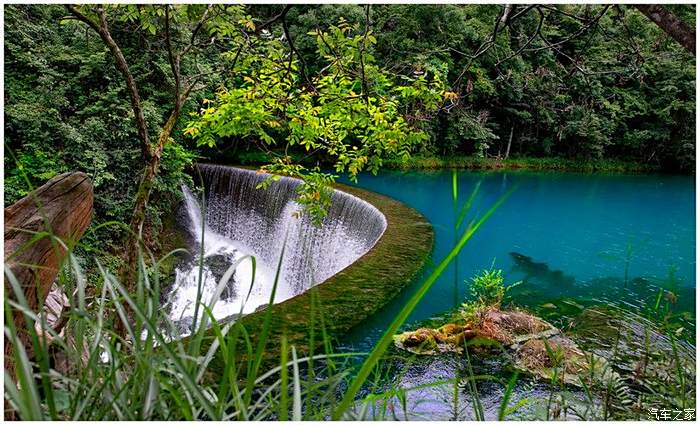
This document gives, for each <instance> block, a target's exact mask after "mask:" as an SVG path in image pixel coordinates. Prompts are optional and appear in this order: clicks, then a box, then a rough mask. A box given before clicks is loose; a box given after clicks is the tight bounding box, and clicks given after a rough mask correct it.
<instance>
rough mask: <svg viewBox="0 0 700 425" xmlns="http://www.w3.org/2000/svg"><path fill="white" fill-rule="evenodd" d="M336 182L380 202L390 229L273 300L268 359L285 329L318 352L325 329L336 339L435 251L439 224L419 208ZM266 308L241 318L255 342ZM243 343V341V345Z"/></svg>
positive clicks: (292, 341)
mask: <svg viewBox="0 0 700 425" xmlns="http://www.w3.org/2000/svg"><path fill="white" fill-rule="evenodd" d="M334 187H335V188H336V189H338V190H341V191H343V192H346V193H349V194H351V195H354V196H357V197H358V198H360V199H363V200H365V201H367V202H369V203H370V204H372V205H373V206H374V207H376V208H377V209H378V210H379V211H380V212H381V213H382V214H384V216H385V218H386V221H387V227H386V230H385V231H384V234H383V235H382V236H381V238H380V239H379V240H378V241H377V242H376V244H375V245H374V246H373V247H372V248H371V249H370V250H369V251H368V252H367V253H366V254H365V255H363V256H362V257H360V258H359V259H358V260H357V261H355V262H354V263H352V264H351V265H349V266H348V267H346V268H345V269H343V270H341V271H340V272H338V273H336V274H335V275H333V276H332V277H330V278H329V279H326V280H325V281H323V282H322V283H320V284H318V285H316V286H314V287H313V288H311V289H309V290H308V291H306V292H304V293H302V294H299V295H297V296H295V297H293V298H290V299H288V300H286V301H284V302H281V303H279V304H275V305H273V306H272V317H271V323H270V327H269V329H270V331H269V332H270V333H269V335H268V341H267V345H266V348H265V357H266V358H268V359H272V358H278V357H279V355H280V347H281V337H282V335H286V337H287V341H288V344H289V345H290V346H292V345H293V346H294V347H295V348H296V350H297V352H298V353H310V352H312V351H313V352H317V348H318V347H320V346H321V345H322V344H323V335H324V333H325V335H326V336H327V337H329V338H331V339H333V338H337V337H339V336H341V335H342V334H343V333H345V332H347V331H348V330H349V329H350V328H352V327H353V326H355V325H357V324H359V323H360V322H362V321H363V320H364V319H366V318H368V317H369V316H371V315H372V314H374V313H376V312H377V311H378V310H379V309H380V308H381V307H383V306H384V305H386V304H387V303H388V302H389V300H391V299H392V298H394V297H395V296H396V295H397V294H398V293H399V292H400V291H401V290H402V289H403V288H404V287H406V286H407V285H408V284H409V283H410V282H411V281H412V280H413V279H414V278H415V277H416V276H417V275H418V273H419V272H420V270H421V269H422V268H423V265H424V263H425V261H426V260H427V258H428V257H429V255H430V253H431V251H432V247H433V228H432V226H431V224H430V223H429V222H428V220H427V219H426V218H425V217H424V216H423V215H422V214H420V213H419V212H418V211H416V210H414V209H412V208H410V207H408V206H406V205H405V204H403V203H401V202H399V201H397V200H395V199H392V198H389V197H387V196H384V195H380V194H378V193H374V192H370V191H367V190H363V189H359V188H356V187H351V186H347V185H343V184H339V183H338V184H335V185H334ZM266 311H267V310H266V309H263V310H260V311H257V312H255V313H252V314H249V315H247V316H245V317H243V318H242V319H240V322H241V323H242V324H243V325H244V326H245V329H246V332H247V333H248V334H249V336H250V338H251V342H252V343H253V346H254V347H255V346H256V344H257V341H258V337H259V336H260V333H261V330H262V329H263V325H264V322H265V315H266ZM211 334H212V332H209V335H207V337H205V341H204V344H203V346H202V347H203V351H204V350H206V349H207V348H208V346H209V345H210V344H211V342H212V341H213V339H214V336H213V335H211ZM242 348H243V347H242V346H239V350H240V349H242ZM242 354H243V353H242ZM219 366H222V363H221V359H213V360H212V364H211V366H210V368H211V370H213V371H214V370H217V369H218V367H219Z"/></svg>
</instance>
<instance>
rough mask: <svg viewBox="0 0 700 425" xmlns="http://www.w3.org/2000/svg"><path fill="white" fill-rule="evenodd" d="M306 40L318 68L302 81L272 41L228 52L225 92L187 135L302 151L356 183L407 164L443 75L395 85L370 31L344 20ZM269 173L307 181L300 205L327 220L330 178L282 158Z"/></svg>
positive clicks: (438, 97) (398, 80)
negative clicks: (393, 161) (385, 161)
mask: <svg viewBox="0 0 700 425" xmlns="http://www.w3.org/2000/svg"><path fill="white" fill-rule="evenodd" d="M239 25H245V22H243V23H239ZM223 31H224V32H225V33H227V34H228V33H229V29H228V28H224V29H223ZM312 35H315V36H316V41H317V53H318V55H319V60H320V61H322V62H324V63H323V66H322V67H321V71H319V72H318V73H317V74H315V75H306V77H303V75H304V74H302V73H301V72H300V71H301V70H300V67H301V66H302V65H303V64H301V63H300V62H299V60H298V59H299V58H297V57H296V54H294V53H293V52H292V51H291V49H290V48H289V46H288V44H287V43H283V42H281V41H280V40H278V39H276V38H274V37H273V38H263V37H252V36H251V37H249V38H248V39H245V40H241V41H240V44H238V45H234V50H233V51H232V52H229V53H227V54H226V57H228V58H231V59H232V60H235V65H234V66H233V68H232V69H231V75H232V78H231V79H230V82H229V84H227V85H226V88H222V89H221V90H220V91H219V92H218V93H217V99H216V101H208V102H207V103H206V104H205V105H203V108H202V109H201V110H200V112H199V114H198V115H197V116H196V118H195V119H194V120H193V121H191V122H190V123H189V124H188V126H187V128H186V129H185V133H186V134H187V135H190V136H192V137H194V138H196V139H197V141H198V143H199V144H206V145H209V146H212V145H213V144H214V143H215V141H216V140H223V139H227V138H239V139H251V140H254V141H260V142H263V143H264V144H266V145H282V146H285V145H286V146H290V147H291V146H299V147H300V148H301V149H302V150H303V151H306V152H313V153H316V154H318V155H322V156H323V157H324V158H326V159H330V160H331V161H332V162H333V166H334V169H335V171H336V172H338V173H347V174H348V175H349V177H350V178H351V179H352V180H355V179H356V177H357V175H358V174H359V173H360V172H362V171H364V170H369V171H372V172H376V171H378V169H379V167H380V166H381V164H382V158H383V157H386V156H401V157H407V156H408V155H409V153H410V151H411V150H412V149H413V147H414V146H415V145H416V144H418V143H420V142H421V141H423V140H425V139H426V138H427V136H426V135H425V134H424V133H423V131H422V129H421V121H423V120H425V119H426V118H427V117H428V116H430V115H431V114H432V112H434V111H435V110H437V108H438V105H439V104H440V103H441V102H442V101H443V97H444V95H443V91H444V83H443V76H442V75H441V74H442V72H441V71H436V70H434V69H433V70H428V72H425V73H424V74H423V75H420V76H419V77H413V76H410V77H407V76H404V77H397V76H396V75H394V74H392V73H390V72H388V71H387V70H384V69H382V68H380V67H379V66H377V65H376V64H375V61H374V57H373V56H372V55H371V53H370V52H371V50H372V45H374V44H375V43H376V38H375V37H374V35H373V34H372V31H371V30H368V31H366V32H365V31H364V30H363V29H362V28H361V27H360V25H359V24H350V23H349V22H347V21H345V20H343V19H341V20H340V22H339V24H338V25H337V26H331V27H330V28H329V29H328V30H327V31H314V32H313V33H312ZM267 170H268V171H272V172H278V173H282V174H286V175H292V176H295V177H299V178H301V179H303V180H304V184H303V185H301V186H300V187H299V198H298V202H299V203H300V204H302V205H304V207H305V210H306V212H308V213H310V214H311V216H312V217H313V218H314V220H315V221H320V220H321V219H322V218H323V217H324V215H325V209H326V207H327V206H328V205H329V203H330V195H329V193H330V192H329V189H328V187H327V186H328V184H329V183H330V182H332V181H333V179H334V177H333V176H331V175H329V174H325V173H321V172H320V171H318V170H308V169H306V168H305V167H303V166H301V165H298V164H296V165H293V164H291V163H290V162H289V161H288V158H287V157H285V158H283V159H279V160H273V163H272V164H271V165H270V166H269V167H268V168H267Z"/></svg>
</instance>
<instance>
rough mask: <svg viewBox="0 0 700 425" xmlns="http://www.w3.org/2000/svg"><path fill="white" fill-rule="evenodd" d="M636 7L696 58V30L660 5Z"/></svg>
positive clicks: (639, 5) (637, 5)
mask: <svg viewBox="0 0 700 425" xmlns="http://www.w3.org/2000/svg"><path fill="white" fill-rule="evenodd" d="M634 7H635V8H637V10H639V11H640V12H642V14H644V16H646V17H647V18H649V19H650V20H651V21H652V22H654V23H655V24H656V25H658V27H659V28H661V29H662V30H663V31H664V32H665V33H666V34H668V35H670V36H671V37H672V38H673V39H674V40H676V41H677V42H678V43H680V45H681V46H683V47H685V49H686V50H687V51H689V52H690V53H692V54H693V56H695V28H693V27H692V26H690V25H688V24H686V23H685V22H683V21H681V20H680V19H679V18H678V17H677V16H676V15H675V14H673V12H671V11H669V10H668V9H666V8H665V7H664V6H661V5H659V4H635V5H634Z"/></svg>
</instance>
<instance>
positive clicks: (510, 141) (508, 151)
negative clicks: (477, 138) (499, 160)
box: [503, 125, 515, 159]
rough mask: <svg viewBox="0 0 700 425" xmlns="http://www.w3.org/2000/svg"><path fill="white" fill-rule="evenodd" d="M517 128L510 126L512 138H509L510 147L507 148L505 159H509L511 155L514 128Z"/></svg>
mask: <svg viewBox="0 0 700 425" xmlns="http://www.w3.org/2000/svg"><path fill="white" fill-rule="evenodd" d="M514 127H515V126H514V125H511V126H510V136H508V146H507V147H506V156H505V157H504V158H503V159H508V155H510V145H511V143H513V128H514Z"/></svg>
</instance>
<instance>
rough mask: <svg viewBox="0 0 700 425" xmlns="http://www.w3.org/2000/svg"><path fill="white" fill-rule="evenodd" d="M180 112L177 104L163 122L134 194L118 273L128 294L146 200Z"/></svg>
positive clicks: (134, 282)
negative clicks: (124, 253) (134, 197)
mask: <svg viewBox="0 0 700 425" xmlns="http://www.w3.org/2000/svg"><path fill="white" fill-rule="evenodd" d="M187 94H189V93H187ZM180 110H181V104H177V105H176V106H175V109H173V111H172V112H171V113H170V117H169V118H168V121H166V122H165V125H164V126H163V128H162V129H161V131H160V135H159V137H158V144H157V145H156V146H155V148H154V150H153V155H151V157H150V159H149V161H148V162H147V163H146V166H145V167H144V169H143V173H142V174H141V180H140V181H139V188H138V191H137V192H136V201H135V202H134V210H133V212H132V214H131V223H130V224H129V229H130V230H131V232H130V233H131V234H130V236H129V238H128V240H127V248H126V262H125V264H124V268H123V269H122V272H121V273H120V276H121V279H122V283H123V284H124V285H125V286H126V287H127V290H128V291H129V293H133V291H134V290H135V289H136V285H137V279H138V268H139V262H138V254H139V244H140V242H141V236H142V232H143V225H144V223H145V221H146V208H147V207H148V200H149V199H150V196H151V190H153V184H154V183H155V181H156V176H157V174H158V167H160V158H161V155H162V153H163V149H164V148H165V145H166V144H167V143H168V140H169V139H170V135H171V134H172V132H173V129H174V128H175V124H176V123H177V120H178V118H179V116H180Z"/></svg>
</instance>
